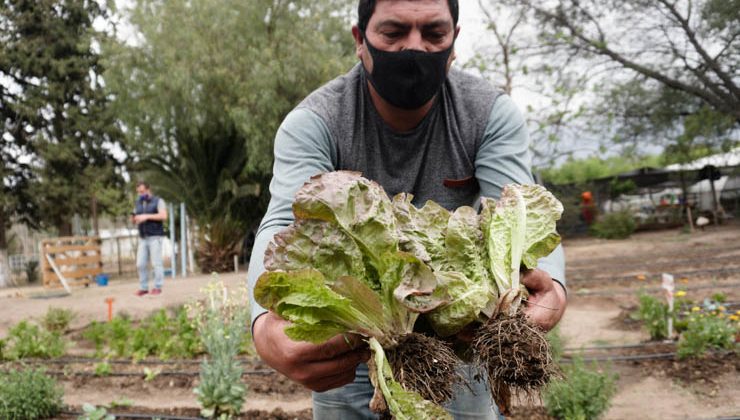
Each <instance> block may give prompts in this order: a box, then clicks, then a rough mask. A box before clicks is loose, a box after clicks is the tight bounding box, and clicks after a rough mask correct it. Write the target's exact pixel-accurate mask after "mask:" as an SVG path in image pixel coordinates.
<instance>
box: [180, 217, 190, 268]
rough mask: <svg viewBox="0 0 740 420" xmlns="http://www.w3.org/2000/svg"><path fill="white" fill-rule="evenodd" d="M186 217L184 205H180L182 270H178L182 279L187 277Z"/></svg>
mask: <svg viewBox="0 0 740 420" xmlns="http://www.w3.org/2000/svg"><path fill="white" fill-rule="evenodd" d="M186 217H187V215H186V213H185V203H180V267H182V269H181V270H180V271H181V272H182V277H183V278H185V277H187V275H188V270H187V268H186V267H187V255H188V253H187V248H186V243H187V229H186V226H185V219H186Z"/></svg>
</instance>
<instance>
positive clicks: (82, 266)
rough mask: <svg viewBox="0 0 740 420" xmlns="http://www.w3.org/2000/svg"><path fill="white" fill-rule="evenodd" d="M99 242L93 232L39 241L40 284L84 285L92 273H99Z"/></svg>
mask: <svg viewBox="0 0 740 420" xmlns="http://www.w3.org/2000/svg"><path fill="white" fill-rule="evenodd" d="M100 245H101V240H100V238H99V237H96V236H94V237H92V236H71V237H63V238H53V239H45V240H43V241H41V243H40V244H39V257H40V258H39V263H40V264H41V275H42V279H43V281H44V287H46V288H60V287H65V289H68V286H88V285H89V284H90V283H92V282H93V280H94V278H95V276H96V275H98V274H102V273H103V260H102V255H101V254H100ZM60 275H61V277H62V278H61V279H60V277H59V276H60ZM65 283H66V284H65Z"/></svg>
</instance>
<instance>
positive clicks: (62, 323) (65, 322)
mask: <svg viewBox="0 0 740 420" xmlns="http://www.w3.org/2000/svg"><path fill="white" fill-rule="evenodd" d="M74 317H75V314H74V312H73V311H71V310H69V309H64V308H55V307H50V308H49V309H48V310H47V311H46V314H45V315H44V317H43V318H42V319H41V325H43V326H44V328H46V329H47V331H50V332H55V333H59V334H64V333H65V332H67V329H68V328H69V324H70V323H71V322H72V320H73V319H74Z"/></svg>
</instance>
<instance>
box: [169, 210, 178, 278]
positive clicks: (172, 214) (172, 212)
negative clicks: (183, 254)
mask: <svg viewBox="0 0 740 420" xmlns="http://www.w3.org/2000/svg"><path fill="white" fill-rule="evenodd" d="M169 211H170V216H169V217H170V223H169V224H170V246H171V247H172V252H171V254H172V255H171V256H170V265H171V266H172V267H171V268H172V278H173V279H174V278H175V277H177V253H176V252H175V249H176V248H177V245H175V229H176V228H177V225H176V224H175V223H176V222H175V204H174V203H170V205H169Z"/></svg>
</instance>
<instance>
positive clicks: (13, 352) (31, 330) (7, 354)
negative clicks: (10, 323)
mask: <svg viewBox="0 0 740 420" xmlns="http://www.w3.org/2000/svg"><path fill="white" fill-rule="evenodd" d="M5 340H6V344H5V347H6V349H5V350H4V351H3V357H4V358H6V359H10V360H18V359H23V358H26V357H38V358H42V359H50V358H54V357H59V356H62V355H64V351H65V347H66V343H65V342H64V339H63V338H62V337H61V335H59V333H55V332H49V331H47V330H46V329H45V328H39V326H38V325H35V324H31V323H29V322H28V321H21V322H19V323H18V324H17V325H15V326H14V327H13V328H11V329H10V331H9V332H8V336H7V337H6V339H5Z"/></svg>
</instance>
